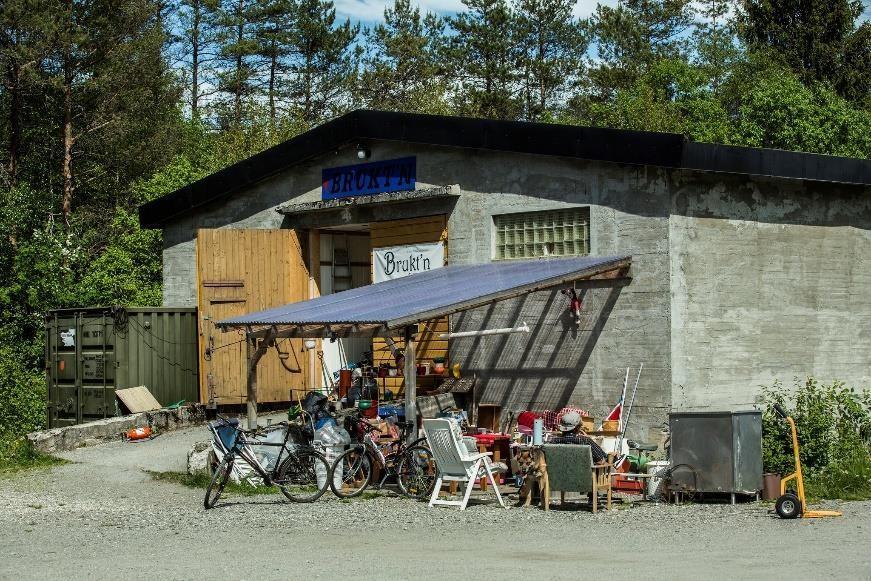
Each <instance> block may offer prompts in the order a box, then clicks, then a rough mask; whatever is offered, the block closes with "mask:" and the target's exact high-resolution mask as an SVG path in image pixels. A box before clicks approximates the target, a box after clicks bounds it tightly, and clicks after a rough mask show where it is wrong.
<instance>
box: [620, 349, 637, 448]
mask: <svg viewBox="0 0 871 581" xmlns="http://www.w3.org/2000/svg"><path fill="white" fill-rule="evenodd" d="M642 369H644V363H642V364H641V366H640V367H639V368H638V376H637V377H636V378H635V387H633V388H632V399H630V400H629V407H628V408H627V409H626V423H625V424H623V430H622V431H621V432H620V440H619V441H618V443H617V453H618V454H622V453H623V439H624V438H625V437H626V428H628V427H629V416H630V415H632V405H633V404H634V403H635V394H636V393H637V392H638V380H639V379H641V370H642Z"/></svg>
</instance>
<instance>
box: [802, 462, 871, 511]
mask: <svg viewBox="0 0 871 581" xmlns="http://www.w3.org/2000/svg"><path fill="white" fill-rule="evenodd" d="M805 489H806V493H807V495H808V496H809V497H813V498H819V499H827V500H871V453H869V451H868V450H867V449H865V450H863V449H855V450H852V451H850V452H849V453H848V454H846V455H844V456H843V457H840V458H838V459H837V460H835V461H834V462H831V463H830V464H829V465H828V466H826V467H825V468H823V469H822V470H819V471H817V472H814V473H813V474H811V475H809V476H808V477H807V478H806V479H805Z"/></svg>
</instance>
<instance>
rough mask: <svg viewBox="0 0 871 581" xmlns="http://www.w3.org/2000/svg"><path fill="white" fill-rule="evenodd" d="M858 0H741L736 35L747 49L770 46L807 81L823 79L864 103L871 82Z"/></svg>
mask: <svg viewBox="0 0 871 581" xmlns="http://www.w3.org/2000/svg"><path fill="white" fill-rule="evenodd" d="M861 14H862V2H860V1H859V0H831V1H830V2H808V1H806V0H742V2H741V9H740V11H739V13H738V25H739V28H738V30H739V34H740V36H741V38H742V39H743V40H744V41H745V42H746V43H747V45H748V47H749V48H750V49H751V50H763V51H764V50H769V49H773V50H774V51H775V53H776V54H777V55H779V56H780V57H781V58H782V59H783V60H784V62H785V63H786V64H787V65H788V66H789V67H790V68H792V70H793V71H795V72H796V74H798V75H799V77H800V78H801V79H802V80H803V81H805V82H806V83H809V82H812V81H824V82H828V83H830V84H831V85H833V86H835V87H836V88H838V89H839V90H840V91H841V93H842V94H844V95H845V96H847V95H849V97H850V98H851V99H853V100H854V101H858V102H863V101H865V100H866V99H867V96H868V91H869V84H871V63H869V61H871V59H869V58H868V57H869V56H871V25H869V24H868V23H867V22H865V23H863V24H862V25H861V26H859V25H858V18H859V17H860V16H861Z"/></svg>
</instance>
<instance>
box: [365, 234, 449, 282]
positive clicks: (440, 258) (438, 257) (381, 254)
mask: <svg viewBox="0 0 871 581" xmlns="http://www.w3.org/2000/svg"><path fill="white" fill-rule="evenodd" d="M372 265H373V267H374V268H373V270H374V275H375V282H384V281H385V280H393V279H394V278H402V277H404V276H408V275H409V274H417V273H420V272H426V271H428V270H435V269H436V268H441V267H443V266H444V265H445V245H444V243H443V242H430V243H427V244H408V245H406V246H390V247H387V248H375V249H374V250H372Z"/></svg>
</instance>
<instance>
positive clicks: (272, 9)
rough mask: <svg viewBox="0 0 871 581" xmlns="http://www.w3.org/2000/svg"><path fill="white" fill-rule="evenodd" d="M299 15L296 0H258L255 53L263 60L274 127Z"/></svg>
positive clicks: (271, 125)
mask: <svg viewBox="0 0 871 581" xmlns="http://www.w3.org/2000/svg"><path fill="white" fill-rule="evenodd" d="M295 18H296V5H295V4H294V2H293V0H259V3H258V6H257V10H256V16H255V19H256V31H255V36H256V39H257V51H256V54H257V56H258V57H260V58H261V59H262V60H263V61H264V65H265V66H264V69H265V76H266V81H265V85H266V98H267V100H268V102H269V125H270V127H272V128H273V129H274V128H275V124H276V119H277V116H278V106H279V100H280V97H281V95H280V93H281V91H280V84H281V80H282V78H283V76H284V74H285V73H286V71H287V60H288V58H289V57H290V55H291V52H292V45H291V43H292V41H293V34H294V25H295Z"/></svg>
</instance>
